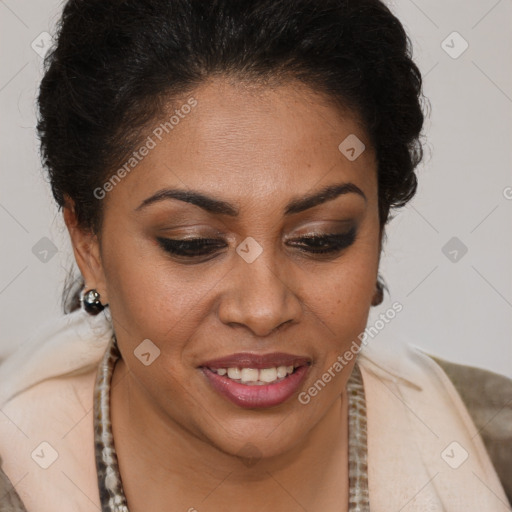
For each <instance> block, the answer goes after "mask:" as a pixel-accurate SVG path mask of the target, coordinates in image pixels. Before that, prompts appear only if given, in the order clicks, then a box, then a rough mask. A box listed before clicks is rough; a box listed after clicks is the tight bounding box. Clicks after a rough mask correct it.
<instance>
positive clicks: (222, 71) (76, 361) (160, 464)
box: [0, 0, 506, 512]
mask: <svg viewBox="0 0 512 512" xmlns="http://www.w3.org/2000/svg"><path fill="white" fill-rule="evenodd" d="M47 64H48V67H47V71H46V74H45V76H44V78H43V81H42V84H41V89H40V95H39V109H40V121H39V126H38V128H39V133H40V137H41V143H42V154H43V159H44V164H45V166H46V168H47V170H48V172H49V176H50V180H51V185H52V190H53V193H54V196H55V199H56V201H57V203H58V205H59V206H60V207H61V208H62V210H63V215H64V219H65V222H66V226H67V228H68V231H69V234H70V238H71V241H72V245H73V250H74V254H75V259H76V262H77V264H78V266H79V268H80V272H81V277H82V279H83V282H82V284H83V286H80V287H79V288H80V290H79V292H80V295H79V296H80V298H81V308H80V309H77V308H76V305H77V296H76V295H75V297H74V299H72V300H71V306H70V310H71V312H70V313H68V314H67V315H66V316H65V317H63V318H62V319H61V321H60V323H58V324H54V325H53V324H52V325H49V326H47V328H45V329H44V330H43V331H42V332H41V333H40V334H39V337H38V338H37V339H35V340H33V341H32V343H31V344H28V345H27V346H26V347H24V349H22V350H20V352H19V353H18V354H17V359H16V358H11V360H10V361H8V362H7V363H6V364H5V365H4V370H3V371H4V373H3V376H4V378H3V382H4V388H3V391H2V392H3V396H2V398H3V403H4V404H5V405H4V406H3V408H2V411H3V412H4V415H5V418H4V419H3V421H2V424H1V427H0V439H1V445H0V454H2V458H3V461H4V467H3V469H4V471H5V474H6V475H7V477H8V478H9V479H10V481H11V482H12V483H13V485H14V487H15V489H16V490H17V493H18V494H19V496H20V498H21V499H22V500H23V502H24V504H25V506H26V507H27V510H29V511H34V512H43V511H49V510H52V511H61V510H62V511H64V510H77V511H89V510H102V511H113V510H118V511H127V510H130V511H131V512H138V511H145V510H151V511H159V510H173V511H174V510H176V511H177V510H188V511H189V512H190V511H195V510H197V511H202V510H210V511H220V510H226V509H228V507H229V508H230V509H231V508H232V509H240V510H243V511H244V512H245V511H247V512H252V511H259V510H262V509H267V508H272V509H273V510H283V511H295V510H297V511H298V510H310V511H316V510H322V511H340V510H341V511H347V510H370V509H371V510H372V512H374V511H389V510H418V511H420V510H421V511H426V510H453V511H456V510H468V511H471V510H499V509H500V508H499V507H500V506H503V503H506V497H505V495H504V492H503V489H502V487H501V485H500V482H499V480H498V478H497V476H496V473H495V471H494V469H493V467H492V464H491V462H490V460H489V457H488V455H487V453H486V451H485V448H484V445H483V443H482V440H481V438H480V436H479V434H478V432H477V430H476V428H475V426H474V424H473V422H472V420H471V418H470V416H469V414H468V412H467V410H466V409H465V407H464V405H463V403H462V401H461V399H460V397H459V395H458V394H457V392H456V390H455V388H454V387H453V385H452V384H451V382H450V381H449V379H448V378H447V376H446V375H445V374H444V372H443V371H442V369H441V368H440V367H439V366H438V365H437V364H436V363H435V362H434V361H433V360H432V359H430V358H429V357H428V356H427V355H425V354H423V353H422V352H420V351H419V350H417V349H413V348H411V347H405V348H403V349H402V350H399V349H394V350H393V351H390V350H387V349H386V347H380V346H378V344H377V343H372V341H371V339H370V337H369V335H368V332H369V331H367V321H368V313H369V309H370V307H371V306H372V305H377V304H379V303H380V302H381V301H382V294H383V285H382V283H381V282H380V280H379V279H378V266H379V257H380V251H381V247H382V241H383V236H384V228H385V225H386V222H387V221H388V220H389V214H390V211H391V209H392V208H395V207H400V206H403V205H405V204H406V203H407V201H409V200H410V199H411V198H412V197H413V195H414V193H415V190H416V176H415V174H414V169H415V167H416V165H417V164H418V163H419V161H420V159H421V146H420V144H419V135H420V132H421V128H422V123H423V114H422V110H421V104H420V100H421V77H420V74H419V71H418V69H417V67H416V66H415V64H414V63H413V62H412V60H411V56H410V48H409V44H408V40H407V37H406V35H405V33H404V30H403V28H402V26H401V25H400V23H399V22H398V20H397V19H396V18H395V17H394V16H393V15H392V14H391V13H390V12H389V10H388V9H387V8H386V7H385V6H384V5H383V4H382V3H381V2H379V1H377V0H363V1H361V0H357V1H356V0H353V1H346V0H345V1H341V0H322V1H321V2H320V1H318V0H299V1H296V0H294V1H292V0H281V1H276V0H272V1H270V0H257V1H251V2H240V1H235V0H218V1H213V2H212V1H199V0H173V1H169V0H165V1H164V0H153V1H151V2H141V1H135V0H133V1H125V2H105V1H104V0H102V1H88V2H83V1H77V0H75V1H69V2H68V3H67V4H66V6H65V8H64V12H63V17H62V22H61V26H60V30H59V34H58V40H57V43H56V46H55V49H54V51H53V52H52V53H51V54H50V56H49V57H48V61H47ZM400 311H401V304H400V303H395V304H394V305H393V307H392V308H390V309H389V311H387V312H386V314H385V315H384V316H385V318H381V321H384V322H388V321H390V320H391V319H392V318H394V316H396V315H397V314H399V313H400ZM381 317H382V315H381ZM6 376H9V378H7V377H6Z"/></svg>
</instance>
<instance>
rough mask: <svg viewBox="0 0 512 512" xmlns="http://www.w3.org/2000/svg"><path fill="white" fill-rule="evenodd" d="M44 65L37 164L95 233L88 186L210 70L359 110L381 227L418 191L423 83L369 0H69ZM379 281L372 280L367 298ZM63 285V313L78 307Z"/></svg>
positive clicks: (96, 211)
mask: <svg viewBox="0 0 512 512" xmlns="http://www.w3.org/2000/svg"><path fill="white" fill-rule="evenodd" d="M45 67H46V71H45V75H44V78H43V80H42V83H41V86H40V92H39V97H38V106H39V114H40V115H39V119H38V125H37V128H38V134H39V137H40V140H41V153H42V159H43V164H44V166H45V168H46V169H47V171H48V174H49V177H50V181H51V187H52V191H53V195H54V197H55V199H56V201H57V203H58V205H59V207H61V208H62V207H63V206H64V204H65V201H66V198H67V197H69V198H70V199H71V200H72V201H73V203H74V206H75V213H76V215H77V219H78V223H79V225H80V226H82V227H83V228H87V229H89V230H92V231H93V232H99V230H100V228H101V218H102V208H101V206H102V202H101V200H99V199H98V198H96V197H95V195H94V194H93V190H95V189H96V188H97V187H98V186H101V184H102V183H104V182H105V181H106V179H107V178H108V176H109V175H110V173H111V172H112V169H114V168H115V167H116V166H117V165H119V164H120V162H122V161H124V159H125V158H126V155H128V154H129V153H131V151H133V149H134V147H135V146H136V145H137V143H138V142H139V141H140V140H141V139H142V137H143V134H144V133H145V132H144V130H145V128H147V126H149V123H150V122H151V121H152V120H154V119H155V118H157V117H158V116H159V115H161V114H162V109H163V107H164V104H167V103H168V102H169V101H172V99H173V98H176V97H177V96H178V95H179V94H184V93H187V92H190V91H192V90H193V89H194V88H196V87H197V86H198V85H200V84H201V83H203V82H204V81H205V80H206V79H207V78H209V77H211V76H213V75H224V76H229V77H232V78H235V79H240V80H250V81H261V82H262V83H266V82H267V81H268V80H269V79H272V80H276V79H277V80H283V81H284V80H289V79H295V80H299V81H301V82H303V83H304V84H306V85H308V86H309V87H310V88H312V89H313V90H316V91H318V92H323V93H324V94H326V95H328V96H329V97H330V98H331V99H332V100H334V101H335V102H337V103H339V104H341V105H343V106H345V107H348V108H349V109H350V110H352V111H353V112H355V113H357V115H358V116H359V118H360V119H361V120H362V122H363V125H364V126H365V128H366V131H367V133H368V135H369V137H370V142H371V143H372V145H373V147H374V148H375V151H376V155H377V162H378V194H379V219H380V226H381V233H383V229H384V225H385V224H386V222H387V221H388V220H389V217H390V209H391V208H398V207H401V206H404V205H405V204H406V203H407V202H408V201H409V200H410V199H411V198H412V197H413V196H414V194H415V192H416V187H417V179H416V175H415V173H414V169H415V167H416V166H417V165H418V163H419V162H420V161H421V159H422V145H421V143H420V132H421V129H422V126H423V119H424V116H423V111H422V105H421V101H422V98H423V96H422V92H421V88H422V79H421V74H420V72H419V70H418V68H417V66H416V65H415V64H414V62H413V61H412V49H411V43H410V40H409V38H408V37H407V35H406V33H405V31H404V28H403V27H402V25H401V23H400V22H399V21H398V19H397V18H396V17H395V16H394V15H393V14H392V13H391V12H390V10H389V9H388V8H387V7H386V6H385V5H384V4H383V3H382V2H381V1H379V0H146V1H142V0H69V1H68V2H67V3H66V5H65V7H64V11H63V15H62V19H61V20H60V23H59V25H58V30H57V37H56V42H55V45H54V46H53V48H52V49H51V51H50V52H49V54H48V55H47V57H46V60H45ZM80 286H83V283H79V284H78V287H80ZM384 287H385V286H384V285H383V283H382V281H381V278H380V276H379V281H378V290H379V292H380V293H379V295H380V297H379V298H378V299H377V301H376V302H375V303H374V305H375V304H377V303H380V302H381V301H382V298H383V297H382V295H383V288H384ZM72 295H73V298H72V299H71V300H68V301H67V302H68V304H67V308H65V309H66V310H67V311H70V310H73V309H75V308H76V307H77V306H78V302H77V298H78V295H77V289H75V290H74V293H73V294H72Z"/></svg>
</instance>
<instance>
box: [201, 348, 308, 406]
mask: <svg viewBox="0 0 512 512" xmlns="http://www.w3.org/2000/svg"><path fill="white" fill-rule="evenodd" d="M310 365H311V360H310V359H309V358H307V357H300V356H294V355H290V354H282V353H279V354H277V353H275V354H268V355H263V356H261V355H255V354H237V355H234V356H231V357H229V358H223V359H217V360H215V361H209V362H207V363H204V364H203V365H201V366H200V367H199V369H200V370H201V371H202V372H203V374H204V375H205V376H206V378H207V381H208V383H209V384H210V385H211V388H212V389H213V390H215V391H216V392H218V393H220V395H222V396H223V397H225V398H227V399H228V400H229V401H231V402H232V403H234V404H235V405H237V406H239V407H242V408H266V407H273V406H277V405H280V404H282V403H283V402H285V401H286V400H288V399H289V398H290V397H291V396H292V395H293V394H294V393H295V392H297V391H298V389H299V387H300V386H301V384H302V382H303V380H304V379H305V377H306V374H307V372H308V370H309V367H310Z"/></svg>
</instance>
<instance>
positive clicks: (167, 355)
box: [81, 79, 380, 456]
mask: <svg viewBox="0 0 512 512" xmlns="http://www.w3.org/2000/svg"><path fill="white" fill-rule="evenodd" d="M190 98H193V100H191V99H190ZM182 100H183V101H179V102H178V103H176V104H175V105H174V106H173V108H172V111H169V112H168V115H166V116H164V118H163V119H162V120H161V121H160V120H159V121H156V122H155V126H154V127H152V128H151V129H150V131H149V132H148V134H149V136H150V137H151V139H152V142H150V141H149V139H146V141H145V143H147V144H146V145H147V147H150V146H154V147H152V148H150V149H149V150H148V151H147V155H146V156H144V157H142V156H141V154H140V153H146V151H142V152H139V156H138V157H137V158H138V159H139V157H140V161H139V160H137V164H136V165H135V166H133V168H132V169H131V170H130V172H128V173H126V176H125V177H123V178H122V180H121V181H120V182H118V183H117V184H116V185H115V186H112V187H108V186H107V187H106V188H110V191H109V192H107V193H106V196H105V198H104V199H103V201H104V208H105V209H104V217H103V224H102V231H101V245H100V246H97V247H99V253H100V256H101V261H100V264H99V265H96V266H95V264H89V265H83V264H82V265H81V268H82V272H83V273H84V277H85V278H86V282H87V284H88V285H92V286H93V287H96V288H97V289H98V291H99V292H100V293H101V299H102V301H103V302H104V303H106V302H108V303H109V305H110V310H111V314H112V318H113V323H114V329H115V332H116V334H117V339H118V345H119V347H120V350H121V354H122V359H123V360H124V363H125V364H126V367H127V368H128V370H129V373H128V375H129V378H130V379H132V384H133V385H135V386H137V387H139V388H140V390H141V391H143V393H142V395H144V396H145V400H146V403H145V406H146V407H150V408H152V409H153V410H154V411H158V414H159V416H160V417H163V418H165V420H166V421H167V422H169V425H175V426H179V427H180V428H182V429H185V430H186V431H187V432H189V433H191V434H193V435H194V436H196V437H198V438H200V439H203V440H205V441H207V442H208V443H209V444H211V445H212V446H214V447H217V448H219V449H220V450H222V451H224V452H227V453H232V454H236V453H238V452H239V451H240V449H241V448H242V447H244V446H245V445H246V444H247V443H249V442H250V443H251V444H252V445H255V446H256V447H257V449H258V450H259V452H260V453H261V454H262V455H263V456H271V455H276V454H279V453H283V452H285V451H287V450H289V449H291V448H292V447H293V446H294V445H297V444H298V443H299V442H300V441H301V440H303V438H305V436H306V434H307V433H308V432H309V431H310V430H311V429H312V428H313V427H315V425H317V424H318V423H319V422H320V421H321V420H322V418H324V417H325V415H326V414H327V413H328V411H329V410H330V409H331V408H332V407H336V406H339V403H340V402H339V397H340V394H341V393H343V391H344V388H345V384H346V382H347V380H348V377H349V375H350V371H351V369H352V367H353V364H354V360H351V361H350V362H348V364H347V366H345V367H344V368H343V370H341V371H339V370H338V371H334V372H333V365H334V364H335V362H336V361H337V360H338V356H343V354H344V353H345V352H346V351H347V350H349V349H350V347H351V346H352V347H353V346H354V345H353V342H354V341H357V343H359V341H358V335H359V334H360V333H361V332H362V331H363V330H364V328H365V326H366V322H367V317H368V312H369V308H370V306H371V301H372V297H373V295H374V293H375V286H376V280H377V270H378V262H379V252H380V243H379V237H380V230H379V219H378V197H377V167H376V160H375V155H374V151H373V149H372V148H371V147H370V144H369V142H368V140H367V135H366V133H365V132H364V131H363V130H362V128H361V127H360V126H359V125H358V123H357V122H356V121H355V120H354V118H353V117H351V116H350V115H349V114H343V113H342V112H341V111H340V110H339V109H336V108H335V107H334V106H332V105H330V104H328V103H327V102H326V101H325V99H323V97H321V96H317V95H315V94H314V93H313V92H312V91H311V90H309V89H306V88H305V87H304V86H302V87H299V86H297V85H295V86H294V85H293V84H291V83H290V84H288V85H281V86H279V87H274V88H270V87H263V86H258V87H257V86H252V87H248V86H247V85H241V84H238V85H233V84H230V83H228V82H227V81H224V80H221V79H215V80H213V81H211V82H209V83H207V84H204V85H203V86H201V87H199V88H198V89H196V90H194V91H193V93H191V94H190V95H188V96H184V97H183V98H182ZM194 100H195V102H197V103H196V104H195V105H194V106H192V107H191V108H190V109H189V108H181V106H182V105H185V104H187V102H188V104H189V105H193V104H194V103H195V102H194ZM175 109H176V110H178V111H179V112H178V113H176V112H174V110H175ZM171 115H176V116H178V117H179V122H177V123H176V118H175V119H173V125H172V129H169V125H167V131H168V132H169V133H166V130H165V129H162V127H161V125H160V123H161V122H162V123H163V122H165V121H168V120H169V118H170V117H171ZM174 123H175V124H174ZM159 127H160V129H159ZM354 136H356V137H357V138H358V139H359V140H360V141H362V142H363V143H364V144H366V149H365V150H364V151H363V152H362V153H361V154H360V155H359V156H357V154H358V152H359V151H360V150H361V149H362V146H360V145H359V144H360V143H359V142H357V139H355V138H354ZM347 137H350V138H349V139H348V141H347V142H346V143H345V144H346V146H343V147H342V149H343V150H344V151H343V152H342V151H341V150H340V149H339V147H338V146H339V145H340V143H342V142H343V141H344V140H345V139H346V138H347ZM160 139H161V140H160ZM354 141H355V142H354ZM143 143H144V141H143ZM354 144H355V145H354ZM351 148H354V151H353V150H352V149H351ZM356 156H357V158H355V157H356ZM133 163H134V162H132V164H133ZM128 168H130V167H129V166H128ZM121 174H122V173H121ZM117 181H118V180H117ZM329 186H330V187H340V188H338V190H337V191H335V192H334V193H332V194H324V195H323V196H322V195H321V194H320V195H319V192H320V191H321V190H322V189H324V188H325V187H329ZM172 191H180V192H181V193H188V194H193V196H191V197H192V198H191V199H190V200H189V201H183V200H179V199H177V198H176V197H174V198H173V197H172V195H173V192H172ZM174 195H175V194H174ZM199 197H201V200H200V201H199V200H197V198H199ZM311 197H314V198H315V199H313V200H308V199H307V198H311ZM194 198H195V199H194ZM313 235H317V236H319V237H322V236H325V235H332V237H331V238H330V239H324V241H323V242H322V241H321V240H320V242H318V241H315V240H309V241H308V240H307V239H306V237H311V236H313ZM196 238H207V239H209V240H210V242H208V243H206V244H203V245H201V244H196V246H194V245H191V246H187V244H186V243H183V244H180V243H179V242H177V241H179V240H184V239H196ZM173 240H174V242H173ZM187 243H189V242H187ZM321 249H324V250H331V252H325V253H323V254H315V253H314V251H315V250H321ZM179 250H184V251H185V252H184V254H180V253H179V252H178V251H179ZM173 251H176V252H173ZM195 253H196V254H197V255H194V254H195ZM144 340H146V341H144ZM147 340H150V341H147ZM141 343H142V345H141ZM158 350H159V351H160V352H159V355H158ZM275 353H280V354H285V355H286V356H285V359H279V358H277V356H275ZM240 354H245V355H243V356H240V358H238V359H237V355H240ZM269 354H270V356H269V359H264V360H259V361H255V359H254V356H255V355H269ZM157 355H158V357H156V356H157ZM231 356H233V357H234V359H235V360H234V361H224V362H221V363H212V361H213V360H216V359H219V358H226V357H231ZM288 356H289V358H288V359H286V357H288ZM155 357H156V358H155ZM301 358H302V359H301ZM290 362H291V363H290ZM294 362H295V363H297V364H298V365H299V366H300V367H299V368H297V369H296V370H295V371H294V373H293V374H291V375H290V376H287V377H286V378H284V379H283V378H282V377H281V378H280V377H279V375H282V372H283V370H282V369H281V370H279V368H278V367H279V366H293V365H294ZM288 363H290V364H288ZM215 367H217V368H215ZM222 367H224V370H223V369H222ZM228 367H230V368H234V367H239V368H253V370H246V371H245V372H242V371H241V372H240V373H237V372H236V370H233V369H232V370H230V371H229V374H230V375H231V376H232V377H233V378H232V379H230V378H229V376H228V375H221V374H222V373H224V372H225V371H226V368H228ZM208 368H210V369H208ZM219 368H220V371H219V370H218V369H219ZM254 368H256V369H258V368H259V369H260V370H261V369H265V371H263V372H262V371H259V372H256V373H255V371H256V370H255V369H254ZM337 368H338V369H339V366H338V367H337ZM212 369H217V370H218V373H215V372H212ZM329 369H330V375H331V378H330V379H326V380H329V382H328V383H327V384H326V385H325V387H323V388H321V391H319V392H318V393H317V394H316V396H314V397H312V396H310V400H307V397H305V394H304V393H305V392H306V393H307V392H308V389H309V388H311V387H312V386H313V385H314V383H315V382H316V381H317V380H318V379H322V376H324V374H326V373H329ZM243 375H245V377H244V378H245V379H249V381H250V383H249V384H247V383H245V384H244V383H240V381H239V380H237V379H240V377H242V376H243ZM276 378H277V379H278V380H279V379H281V380H280V381H279V382H277V383H276V382H274V383H273V384H272V383H270V384H265V385H262V386H259V385H257V384H256V385H251V382H253V379H258V380H259V381H260V382H261V381H263V380H265V379H266V380H268V381H271V382H272V381H273V380H275V379H276ZM317 387H318V385H317ZM220 390H224V391H223V392H222V391H220ZM299 396H301V397H302V399H299ZM305 402H308V403H307V404H306V403H305Z"/></svg>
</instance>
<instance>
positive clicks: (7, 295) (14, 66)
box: [0, 0, 512, 377]
mask: <svg viewBox="0 0 512 512" xmlns="http://www.w3.org/2000/svg"><path fill="white" fill-rule="evenodd" d="M60 5H61V2H56V1H53V0H37V1H35V0H31V1H28V0H19V1H14V0H0V34H1V35H0V52H1V63H2V66H1V68H0V105H1V112H2V116H1V121H0V129H1V133H0V171H1V178H0V180H1V183H0V194H1V195H0V227H1V233H2V241H3V243H2V253H1V254H2V256H1V262H2V265H1V267H0V315H1V317H0V321H1V326H2V329H1V336H0V358H1V357H5V356H6V355H7V354H8V353H10V352H11V351H12V350H14V348H15V347H16V346H17V345H19V344H21V343H23V342H24V341H25V340H26V339H27V338H28V336H29V335H30V334H31V333H33V332H34V331H35V330H37V327H38V326H39V325H41V323H43V322H45V321H47V320H48V319H49V318H51V317H54V316H57V315H58V314H60V312H61V309H60V295H61V289H62V284H63V282H64V277H65V275H66V272H67V270H68V269H69V267H70V265H71V263H72V262H73V258H72V254H71V252H70V247H69V242H68V240H67V233H66V232H65V230H64V229H65V228H64V225H63V222H62V220H61V217H60V214H58V212H57V210H56V208H55V207H54V205H53V200H52V197H51V194H50V191H49V187H48V185H47V183H46V181H45V178H44V177H43V175H42V172H41V165H40V162H39V157H38V144H37V140H36V137H35V132H34V126H35V106H34V100H35V95H36V91H37V85H38V81H39V80H40V77H41V71H42V66H41V65H42V59H41V57H40V55H39V54H42V53H44V50H45V48H46V46H47V45H46V43H45V35H44V34H43V35H41V34H42V33H44V32H49V33H52V31H53V27H54V25H55V22H56V20H57V19H58V17H59V13H60V9H61V7H60ZM389 5H390V7H391V8H392V10H393V11H394V12H395V13H396V14H397V15H398V17H399V18H400V20H401V21H402V23H403V24H404V25H405V27H406V30H407V31H408V33H409V35H410V37H411V39H412V41H413V44H414V56H415V60H416V62H417V63H418V65H419V67H420V69H421V71H422V73H423V76H424V84H425V85H424V91H425V94H426V96H427V97H428V98H429V100H430V104H431V107H432V110H431V113H430V117H429V119H428V120H427V122H426V125H425V134H426V154H425V160H424V162H423V164H422V165H421V166H420V167H419V169H418V175H419V181H420V186H419V191H418V194H417V195H416V197H415V198H414V200H413V201H412V202H411V203H410V204H409V205H408V206H407V207H406V208H405V209H402V210H399V211H398V212H396V213H395V215H396V216H395V218H394V220H393V221H392V222H391V223H390V224H389V225H388V229H387V233H388V242H387V244H386V246H385V251H384V254H383V256H382V262H381V273H382V274H383V275H384V277H385V280H386V282H387V283H388V286H389V288H390V292H391V296H390V297H388V296H386V300H385V302H384V303H383V304H382V305H381V306H379V307H378V308H374V309H373V310H372V313H371V316H370V320H369V325H373V323H374V322H375V320H376V319H377V318H378V315H379V313H382V312H384V311H386V309H387V308H389V307H390V305H391V303H393V302H394V301H399V302H401V303H402V304H403V311H402V312H400V313H399V314H398V315H397V316H396V318H395V319H394V320H393V321H392V322H390V323H389V324H387V325H385V327H384V328H383V329H381V330H380V332H379V334H378V336H376V337H375V338H373V339H372V340H371V343H390V344H392V343H394V342H400V343H403V342H405V343H412V344H414V345H416V346H419V347H421V348H423V349H425V350H427V351H429V352H430V353H432V354H436V355H439V356H441V357H444V358H447V359H451V360H453V361H457V362H461V363H465V364H472V365H475V366H480V367H483V368H488V369H491V370H493V371H496V372H500V373H502V374H504V375H508V376H510V377H512V343H511V341H512V320H511V319H512V275H511V274H512V263H511V261H512V258H511V255H512V229H511V227H512V173H511V156H512V155H511V152H512V149H511V148H512V144H511V134H512V116H511V112H512V70H511V65H510V56H511V55H512V51H511V50H512V30H511V26H512V25H511V22H512V1H511V0H498V1H497V0H470V1H451V2H450V1H443V0H435V1H426V0H415V1H412V0H399V1H394V2H390V3H389ZM453 32H457V33H458V34H460V35H457V34H453ZM443 41H444V43H443ZM465 42H467V44H468V47H467V49H466V50H465V51H464V52H463V53H461V51H462V50H463V49H464V47H465V45H466V43H465ZM454 237H455V238H456V239H455V240H452V239H453V238H454ZM450 240H452V241H451V242H450ZM447 244H448V245H447ZM466 249H467V252H466V253H465V254H464V251H465V250H466ZM55 251H56V252H55Z"/></svg>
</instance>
